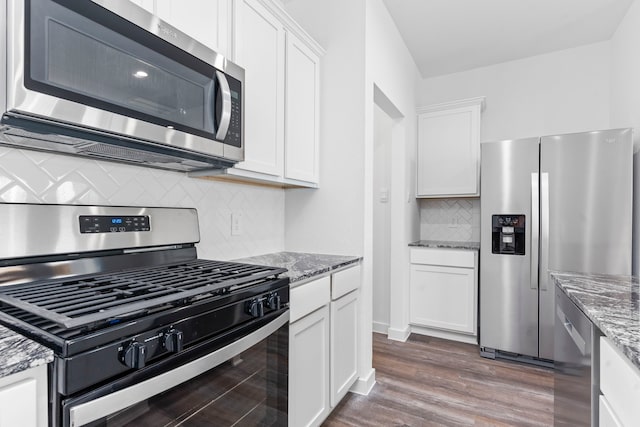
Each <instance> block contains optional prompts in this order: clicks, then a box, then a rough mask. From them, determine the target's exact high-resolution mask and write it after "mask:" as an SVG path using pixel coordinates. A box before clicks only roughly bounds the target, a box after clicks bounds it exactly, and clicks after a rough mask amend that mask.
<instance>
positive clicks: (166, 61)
mask: <svg viewBox="0 0 640 427" xmlns="http://www.w3.org/2000/svg"><path fill="white" fill-rule="evenodd" d="M3 3H4V4H2V5H1V6H0V22H3V23H6V25H5V30H4V31H1V30H0V84H3V83H4V84H5V87H4V88H0V108H4V110H3V111H2V113H3V114H2V117H1V119H0V144H4V145H10V146H13V147H18V148H28V149H36V150H46V151H56V152H61V153H67V154H73V155H80V156H87V157H91V158H98V159H106V160H112V161H119V162H127V163H134V164H140V165H144V166H151V167H157V168H163V169H170V170H180V171H193V170H203V169H212V168H225V167H230V166H232V165H233V164H234V163H236V162H238V161H241V160H243V158H244V142H243V128H244V114H243V99H244V70H243V69H242V68H240V67H239V66H237V65H236V64H234V63H232V62H231V61H228V60H227V59H226V58H224V57H223V56H222V55H219V54H217V53H216V52H214V51H212V50H211V49H209V48H208V47H206V46H204V45H203V44H201V43H199V42H198V41H196V40H193V39H192V38H190V37H189V36H187V35H185V34H184V33H182V32H180V31H179V30H177V29H176V28H174V27H172V26H171V25H169V24H167V23H165V22H163V21H161V20H160V19H158V18H157V17H156V16H154V15H152V14H150V13H149V12H147V11H146V10H144V9H142V8H140V7H138V6H136V5H135V4H133V3H131V2H129V1H122V0H84V1H78V0H6V1H4V2H3Z"/></svg>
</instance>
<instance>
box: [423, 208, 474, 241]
mask: <svg viewBox="0 0 640 427" xmlns="http://www.w3.org/2000/svg"><path fill="white" fill-rule="evenodd" d="M420 238H421V239H423V240H446V241H456V242H471V241H473V242H479V241H480V199H421V200H420Z"/></svg>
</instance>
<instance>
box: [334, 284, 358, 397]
mask: <svg viewBox="0 0 640 427" xmlns="http://www.w3.org/2000/svg"><path fill="white" fill-rule="evenodd" d="M357 349H358V291H354V292H351V293H350V294H347V295H345V296H343V297H342V298H339V299H338V300H336V301H332V302H331V406H332V407H334V406H336V405H337V404H338V403H339V402H340V400H342V398H343V397H344V396H345V394H347V392H348V391H349V388H351V386H352V385H353V383H354V382H355V380H356V377H357V374H358V357H357V356H358V354H357V353H358V351H357Z"/></svg>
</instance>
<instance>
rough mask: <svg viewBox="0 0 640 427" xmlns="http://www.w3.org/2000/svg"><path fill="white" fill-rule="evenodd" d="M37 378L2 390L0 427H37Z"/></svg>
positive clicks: (10, 385) (0, 389) (0, 391)
mask: <svg viewBox="0 0 640 427" xmlns="http://www.w3.org/2000/svg"><path fill="white" fill-rule="evenodd" d="M36 390H37V387H36V380H35V378H28V379H24V380H22V381H19V382H17V383H14V384H9V385H7V386H4V387H2V388H0V427H14V426H23V427H36V426H37V425H38V424H37V414H38V407H37V394H36Z"/></svg>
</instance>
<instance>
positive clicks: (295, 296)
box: [289, 276, 331, 427]
mask: <svg viewBox="0 0 640 427" xmlns="http://www.w3.org/2000/svg"><path fill="white" fill-rule="evenodd" d="M330 293H331V278H330V277H329V276H326V277H323V278H321V279H316V280H313V281H311V282H308V283H304V284H301V285H298V286H297V287H295V288H293V289H291V294H290V306H291V309H290V319H291V320H290V321H291V325H290V327H289V425H290V426H292V427H293V426H296V427H297V426H300V427H302V426H305V427H306V426H318V425H320V424H321V423H322V421H324V419H325V418H326V417H327V415H329V412H330V410H331V408H330V404H329V399H330V391H329V339H330V337H329V333H330V326H329V301H330V299H331V298H330Z"/></svg>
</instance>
